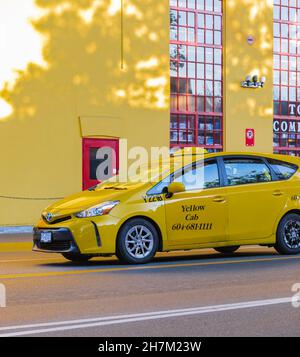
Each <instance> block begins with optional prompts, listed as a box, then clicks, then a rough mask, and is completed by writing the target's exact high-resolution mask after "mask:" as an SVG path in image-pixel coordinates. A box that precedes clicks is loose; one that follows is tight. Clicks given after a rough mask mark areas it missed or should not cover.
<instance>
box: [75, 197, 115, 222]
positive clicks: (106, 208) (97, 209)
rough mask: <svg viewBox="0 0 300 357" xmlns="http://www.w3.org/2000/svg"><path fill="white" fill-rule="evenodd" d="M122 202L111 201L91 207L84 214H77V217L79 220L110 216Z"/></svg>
mask: <svg viewBox="0 0 300 357" xmlns="http://www.w3.org/2000/svg"><path fill="white" fill-rule="evenodd" d="M119 203H120V201H109V202H104V203H101V204H100V205H97V206H94V207H91V208H89V209H87V210H84V211H82V212H79V213H76V214H75V216H76V217H77V218H88V217H96V216H103V215H105V214H108V213H109V212H110V211H111V210H112V209H113V208H114V207H115V206H116V205H118V204H119Z"/></svg>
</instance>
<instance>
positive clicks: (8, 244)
mask: <svg viewBox="0 0 300 357" xmlns="http://www.w3.org/2000/svg"><path fill="white" fill-rule="evenodd" d="M31 249H32V227H30V226H24V227H0V253H8V252H24V251H31Z"/></svg>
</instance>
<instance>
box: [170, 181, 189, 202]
mask: <svg viewBox="0 0 300 357" xmlns="http://www.w3.org/2000/svg"><path fill="white" fill-rule="evenodd" d="M184 191H185V186H184V184H183V183H181V182H172V183H170V185H169V186H168V193H167V195H168V197H169V198H170V197H172V196H173V195H174V194H175V193H180V192H184Z"/></svg>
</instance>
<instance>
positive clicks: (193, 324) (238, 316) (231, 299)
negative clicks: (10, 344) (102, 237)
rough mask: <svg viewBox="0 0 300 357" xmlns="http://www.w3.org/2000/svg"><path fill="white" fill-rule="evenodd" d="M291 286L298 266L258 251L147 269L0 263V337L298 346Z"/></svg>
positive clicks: (178, 256) (188, 255)
mask: <svg viewBox="0 0 300 357" xmlns="http://www.w3.org/2000/svg"><path fill="white" fill-rule="evenodd" d="M297 283H298V284H300V256H297V257H282V256H279V255H278V254H277V253H275V251H274V250H273V249H267V248H262V247H249V248H248V247H247V248H241V249H240V250H239V252H238V253H236V254H234V255H232V256H228V257H224V256H222V255H221V254H215V252H214V251H213V250H203V251H194V252H177V253H169V254H160V255H159V256H158V257H157V258H156V260H155V261H154V262H153V263H152V264H150V265H145V266H124V265H121V264H119V262H118V261H117V260H116V259H111V258H109V259H108V258H106V259H103V258H99V259H93V260H92V261H91V262H89V263H85V264H79V265H78V264H77V265H76V264H74V263H70V262H67V261H65V260H64V259H63V258H62V257H60V256H59V255H48V254H46V255H45V254H39V253H32V252H29V251H27V252H26V251H24V252H18V253H8V252H7V253H0V284H4V285H5V288H6V295H7V299H6V300H7V307H5V308H0V337H1V336H97V337H106V336H157V337H164V336H197V337H198V336H200V337H205V336H300V307H299V308H296V307H293V305H292V297H293V295H294V294H295V292H292V287H293V286H294V284H297ZM299 290H300V288H299ZM299 305H300V304H299Z"/></svg>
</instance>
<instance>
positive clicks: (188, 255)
mask: <svg viewBox="0 0 300 357" xmlns="http://www.w3.org/2000/svg"><path fill="white" fill-rule="evenodd" d="M163 254H164V255H163V256H160V255H158V256H157V257H155V259H154V260H153V263H154V264H155V263H181V262H187V261H188V262H197V261H199V262H201V261H205V260H208V261H209V260H211V261H213V260H216V261H221V260H224V259H228V258H230V259H232V258H236V259H238V258H259V257H272V256H273V257H274V256H278V253H277V252H275V251H274V250H273V249H270V250H269V251H266V250H264V251H261V252H260V251H251V252H243V251H241V252H236V253H233V254H220V253H211V254H207V253H203V254H201V252H199V251H197V253H196V254H195V253H192V252H178V253H177V254H176V255H174V253H170V254H168V253H163ZM39 266H41V267H56V268H57V267H89V268H90V267H97V268H99V267H116V266H117V267H120V266H124V267H126V266H128V267H129V266H132V265H125V264H123V263H121V262H120V261H119V260H117V259H116V258H111V259H108V258H101V257H99V258H94V259H93V260H91V261H89V262H83V263H77V262H76V263H75V262H69V261H67V260H66V261H65V262H53V263H46V264H39Z"/></svg>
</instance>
